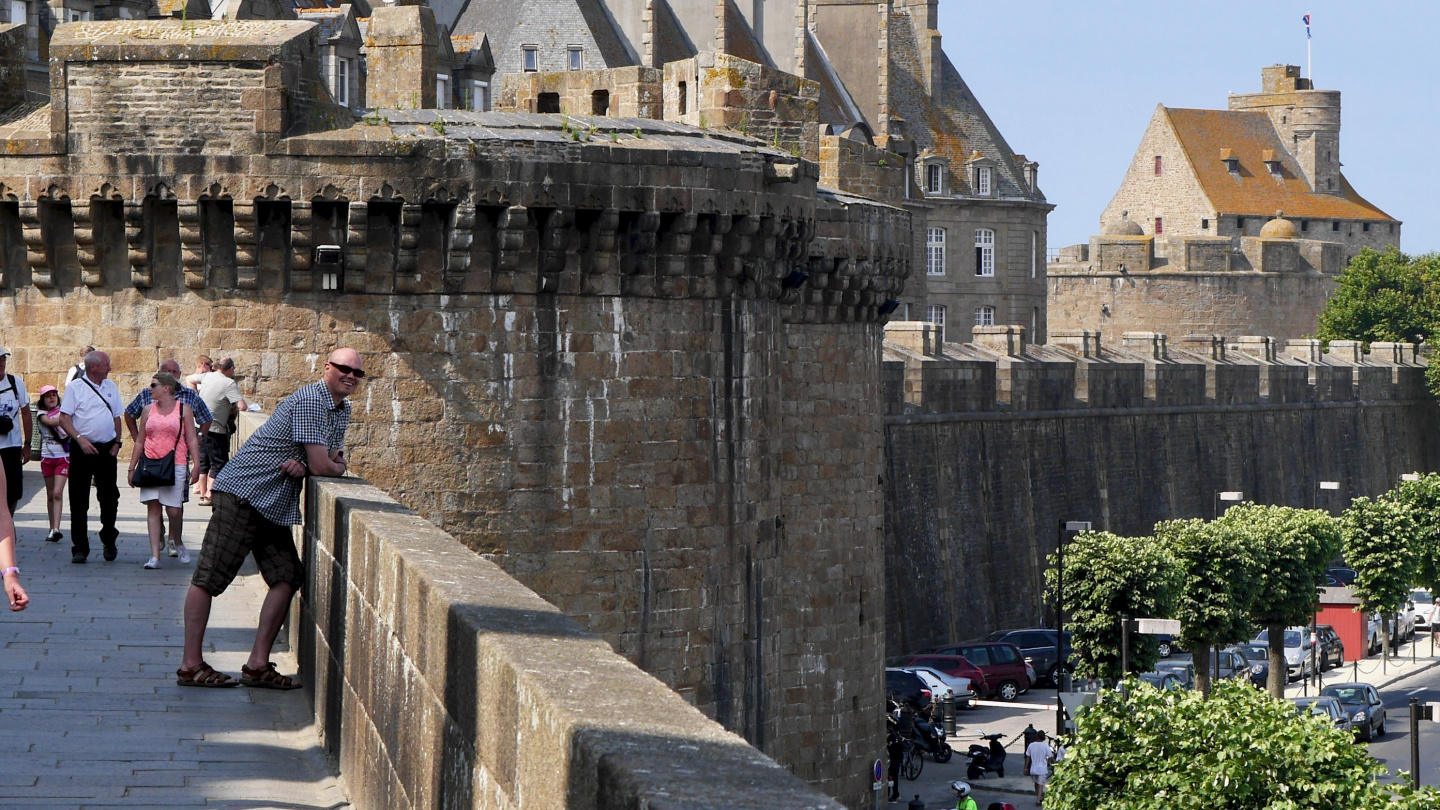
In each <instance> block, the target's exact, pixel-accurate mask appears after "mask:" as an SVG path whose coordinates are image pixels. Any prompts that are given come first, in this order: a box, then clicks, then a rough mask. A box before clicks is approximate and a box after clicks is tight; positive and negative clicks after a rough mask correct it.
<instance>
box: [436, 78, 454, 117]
mask: <svg viewBox="0 0 1440 810" xmlns="http://www.w3.org/2000/svg"><path fill="white" fill-rule="evenodd" d="M454 106H455V102H454V101H452V100H451V99H450V76H449V75H448V74H445V73H439V74H436V76H435V109H437V110H448V109H451V108H452V107H454Z"/></svg>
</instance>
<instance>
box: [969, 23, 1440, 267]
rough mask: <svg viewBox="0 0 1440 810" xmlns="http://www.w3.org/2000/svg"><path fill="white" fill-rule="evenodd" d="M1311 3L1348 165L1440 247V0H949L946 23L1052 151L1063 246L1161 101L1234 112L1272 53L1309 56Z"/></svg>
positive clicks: (1415, 244)
mask: <svg viewBox="0 0 1440 810" xmlns="http://www.w3.org/2000/svg"><path fill="white" fill-rule="evenodd" d="M1307 12H1308V13H1310V14H1311V18H1312V23H1313V25H1312V31H1313V33H1314V39H1313V40H1312V47H1313V54H1314V78H1315V80H1316V86H1317V87H1318V88H1320V89H1324V90H1339V91H1341V93H1342V96H1341V103H1342V110H1343V112H1342V115H1343V118H1342V121H1341V131H1340V157H1341V162H1342V163H1343V164H1344V172H1345V176H1346V177H1347V178H1349V180H1350V182H1351V183H1352V184H1353V185H1354V186H1355V188H1356V189H1357V190H1358V191H1359V192H1360V193H1361V194H1362V195H1364V196H1365V197H1366V198H1368V199H1369V200H1370V201H1371V202H1372V203H1374V204H1375V205H1377V206H1379V207H1380V209H1381V210H1383V211H1385V212H1387V213H1389V214H1390V215H1391V216H1393V217H1395V218H1397V219H1399V220H1401V221H1402V222H1404V223H1405V225H1404V231H1403V236H1402V242H1401V247H1402V249H1403V250H1405V252H1407V253H1411V254H1416V253H1424V252H1428V251H1437V250H1440V206H1437V205H1436V201H1435V196H1436V193H1437V191H1440V162H1437V159H1440V103H1437V102H1440V64H1437V63H1440V42H1437V41H1436V36H1435V30H1436V19H1435V15H1436V13H1437V12H1440V3H1434V2H1428V3H1422V2H1418V0H1417V1H1415V2H1386V1H1385V0H1370V2H1355V0H1351V1H1350V2H1310V3H1297V2H1291V1H1290V0H1280V1H1278V2H1277V1H1274V0H1266V2H1263V3H1258V2H1253V0H1251V1H1250V2H1229V3H1225V2H1219V3H1217V2H1209V3H1193V2H1192V3H1178V2H1156V3H1149V4H1139V3H1120V2H1112V0H1098V1H1096V2H1075V0H1069V1H1068V2H1059V1H1058V0H1049V1H1042V0H1007V1H1006V2H1003V3H976V2H971V1H970V0H940V32H941V34H942V35H943V43H944V47H945V51H946V53H947V54H949V56H950V59H951V61H953V62H954V63H955V65H956V67H957V68H959V70H960V74H961V75H962V76H964V77H965V80H966V82H968V83H969V85H970V89H971V90H973V91H974V92H975V95H976V97H977V98H979V100H980V103H981V105H983V106H984V107H985V110H986V111H987V112H988V113H989V114H990V116H991V118H993V119H994V120H995V123H996V125H997V126H998V127H999V128H1000V131H1001V132H1002V133H1003V134H1004V136H1005V139H1006V140H1007V141H1008V142H1009V144H1010V147H1011V148H1012V149H1014V150H1015V151H1016V152H1019V153H1022V154H1024V155H1026V156H1027V157H1028V158H1030V159H1031V160H1036V161H1039V162H1040V186H1041V188H1042V189H1043V190H1044V192H1045V195H1046V197H1047V198H1049V200H1050V202H1051V203H1054V204H1055V205H1056V206H1057V208H1056V209H1055V211H1054V212H1053V213H1051V215H1050V246H1051V247H1061V246H1064V245H1070V244H1074V243H1076V242H1082V241H1084V240H1086V239H1087V238H1089V236H1090V235H1091V234H1093V233H1097V232H1098V218H1099V215H1100V211H1101V210H1102V209H1103V208H1104V207H1105V204H1106V203H1107V202H1109V200H1110V197H1111V196H1112V195H1113V194H1114V193H1115V190H1116V188H1118V186H1119V184H1120V180H1121V178H1122V177H1123V175H1124V172H1125V169H1126V167H1128V166H1129V162H1130V159H1131V157H1132V156H1133V155H1134V152H1135V147H1136V146H1137V145H1138V144H1139V142H1140V136H1141V134H1142V133H1143V132H1144V130H1145V126H1146V124H1147V123H1148V122H1149V120H1150V117H1151V115H1152V114H1153V113H1154V111H1155V105H1156V104H1161V103H1163V104H1165V105H1166V106H1169V107H1200V108H1210V109H1225V107H1226V96H1227V95H1228V94H1229V93H1231V92H1236V93H1243V92H1255V91H1258V90H1259V89H1260V68H1261V67H1262V66H1265V65H1270V64H1274V63H1277V62H1288V63H1290V64H1296V65H1300V66H1302V69H1303V67H1304V65H1305V27H1304V23H1303V22H1301V18H1302V17H1303V16H1304V15H1305V14H1306V13H1307ZM1306 75H1309V74H1308V73H1307V74H1306Z"/></svg>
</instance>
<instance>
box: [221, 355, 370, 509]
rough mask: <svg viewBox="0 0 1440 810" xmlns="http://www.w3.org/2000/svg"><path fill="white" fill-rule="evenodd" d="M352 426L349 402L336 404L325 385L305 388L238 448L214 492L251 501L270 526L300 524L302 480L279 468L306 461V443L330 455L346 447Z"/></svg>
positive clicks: (276, 411)
mask: <svg viewBox="0 0 1440 810" xmlns="http://www.w3.org/2000/svg"><path fill="white" fill-rule="evenodd" d="M348 427H350V403H349V402H348V401H346V400H341V401H340V402H338V403H337V402H335V398H334V397H332V396H331V395H330V389H328V388H326V387H325V383H324V382H323V381H321V382H317V383H312V384H310V385H307V386H305V387H304V388H301V389H300V390H299V391H296V392H295V393H293V394H291V395H290V396H288V397H286V398H285V401H284V402H281V403H280V405H279V407H277V408H276V409H275V413H274V414H272V415H271V416H270V419H269V420H267V421H266V422H265V424H263V425H261V426H260V428H259V429H258V430H256V431H255V432H254V433H253V434H251V436H250V438H249V439H248V440H246V442H245V443H244V444H243V445H241V446H240V451H239V452H238V453H236V454H235V457H234V458H232V459H230V463H228V464H226V465H225V469H223V470H221V471H220V476H219V477H218V478H216V479H215V487H214V488H215V489H218V490H220V491H221V492H228V493H230V494H231V495H234V496H236V497H238V498H244V499H245V500H247V501H249V502H250V505H251V506H253V507H255V509H256V511H258V512H259V513H260V514H261V515H264V516H265V519H266V520H269V521H270V522H272V523H277V524H279V525H281V526H293V525H295V524H297V523H299V522H300V487H301V484H303V483H304V479H302V478H291V477H290V476H288V475H286V474H285V473H283V472H280V465H281V464H283V463H285V461H286V460H288V459H294V460H296V461H299V462H301V463H305V462H306V461H307V458H306V452H305V445H307V444H323V445H325V447H326V449H328V450H329V451H330V452H334V451H336V450H339V449H341V448H343V447H344V446H345V430H346V428H348Z"/></svg>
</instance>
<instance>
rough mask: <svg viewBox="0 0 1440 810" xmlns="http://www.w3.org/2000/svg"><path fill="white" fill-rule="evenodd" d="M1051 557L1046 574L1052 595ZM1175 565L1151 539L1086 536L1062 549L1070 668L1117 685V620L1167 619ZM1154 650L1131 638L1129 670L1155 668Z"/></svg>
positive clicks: (1145, 639) (1145, 638) (1053, 570)
mask: <svg viewBox="0 0 1440 810" xmlns="http://www.w3.org/2000/svg"><path fill="white" fill-rule="evenodd" d="M1058 570H1059V567H1058V565H1057V561H1056V556H1055V555H1053V554H1052V555H1050V568H1049V569H1048V570H1047V571H1046V574H1045V576H1046V580H1047V585H1048V586H1049V589H1050V593H1051V595H1052V598H1053V595H1054V593H1055V587H1056V580H1055V574H1056V572H1057V571H1058ZM1175 582H1176V580H1175V560H1174V558H1173V557H1171V556H1170V555H1169V554H1168V553H1166V551H1165V549H1163V548H1162V547H1161V546H1160V545H1159V544H1158V543H1156V542H1155V538H1153V537H1120V536H1117V535H1114V534H1111V533H1109V532H1086V533H1085V534H1082V535H1080V536H1078V537H1076V538H1075V539H1074V540H1072V541H1071V542H1069V543H1068V544H1066V546H1065V593H1064V596H1065V627H1066V629H1067V630H1069V631H1071V632H1072V633H1074V637H1073V638H1072V639H1071V645H1072V646H1071V650H1072V653H1073V655H1072V659H1071V660H1072V663H1073V664H1074V666H1075V670H1076V671H1077V672H1079V673H1080V674H1082V675H1086V676H1089V677H1095V678H1106V679H1112V680H1118V679H1119V678H1120V677H1122V675H1121V672H1120V644H1121V639H1120V632H1121V631H1120V618H1121V617H1122V616H1126V617H1130V618H1141V617H1146V618H1150V617H1162V616H1168V615H1169V612H1170V610H1171V606H1172V603H1173V601H1174V586H1175ZM1159 657H1160V656H1159V650H1158V647H1157V645H1156V643H1155V640H1154V639H1153V638H1150V637H1149V636H1136V635H1132V636H1131V645H1130V668H1131V670H1132V671H1139V672H1144V671H1146V670H1149V669H1151V668H1152V667H1154V666H1155V662H1156V661H1157V660H1159Z"/></svg>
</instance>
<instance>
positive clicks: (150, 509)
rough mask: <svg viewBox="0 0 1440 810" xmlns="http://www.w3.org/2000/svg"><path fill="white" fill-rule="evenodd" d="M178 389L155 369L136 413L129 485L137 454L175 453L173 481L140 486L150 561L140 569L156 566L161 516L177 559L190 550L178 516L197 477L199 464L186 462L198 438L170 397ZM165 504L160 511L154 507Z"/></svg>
mask: <svg viewBox="0 0 1440 810" xmlns="http://www.w3.org/2000/svg"><path fill="white" fill-rule="evenodd" d="M179 393H180V381H179V380H177V379H175V377H174V376H172V375H170V374H166V373H165V372H163V371H162V372H160V373H159V374H156V375H155V376H154V377H152V378H151V382H150V396H151V398H152V399H153V400H154V401H153V402H151V403H150V404H149V405H146V406H145V410H143V411H141V412H140V436H139V441H138V442H137V443H138V445H139V447H137V448H136V452H134V453H132V454H131V456H130V474H129V475H127V476H125V479H126V480H127V481H130V482H132V483H131V484H130V486H132V487H133V486H135V484H134V483H133V482H134V480H135V467H136V466H137V465H138V464H139V463H140V454H141V453H144V454H145V457H146V458H152V459H159V458H164V457H165V455H166V454H167V453H170V452H171V451H172V450H173V451H174V453H175V482H174V483H173V484H171V485H170V486H165V487H141V488H140V502H141V503H143V504H145V508H146V510H147V511H146V517H147V518H148V520H149V524H150V559H149V560H147V561H146V563H145V567H146V568H151V569H154V568H159V567H160V551H161V550H162V548H163V541H164V538H165V517H166V516H167V515H168V516H169V518H170V530H171V537H170V543H171V544H172V545H173V546H174V547H175V549H176V550H178V551H179V552H180V554H179V556H180V562H181V563H184V564H188V563H189V562H190V552H189V551H186V550H185V544H184V542H183V541H181V539H180V526H181V520H182V518H183V516H184V512H185V502H186V501H187V500H189V499H190V490H189V488H188V486H187V485H188V484H193V483H195V481H196V480H197V479H198V478H199V477H200V468H199V467H198V466H196V467H195V468H194V470H193V472H192V471H191V468H190V466H189V464H188V462H189V460H190V459H191V458H193V457H195V456H196V455H198V453H199V448H200V441H199V439H198V438H197V437H196V435H195V414H193V413H191V412H190V406H188V405H186V404H185V403H183V402H180V401H179V400H177V399H176V398H175V397H176V396H178V395H179ZM162 506H163V507H165V514H162V513H161V511H160V507H162Z"/></svg>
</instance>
